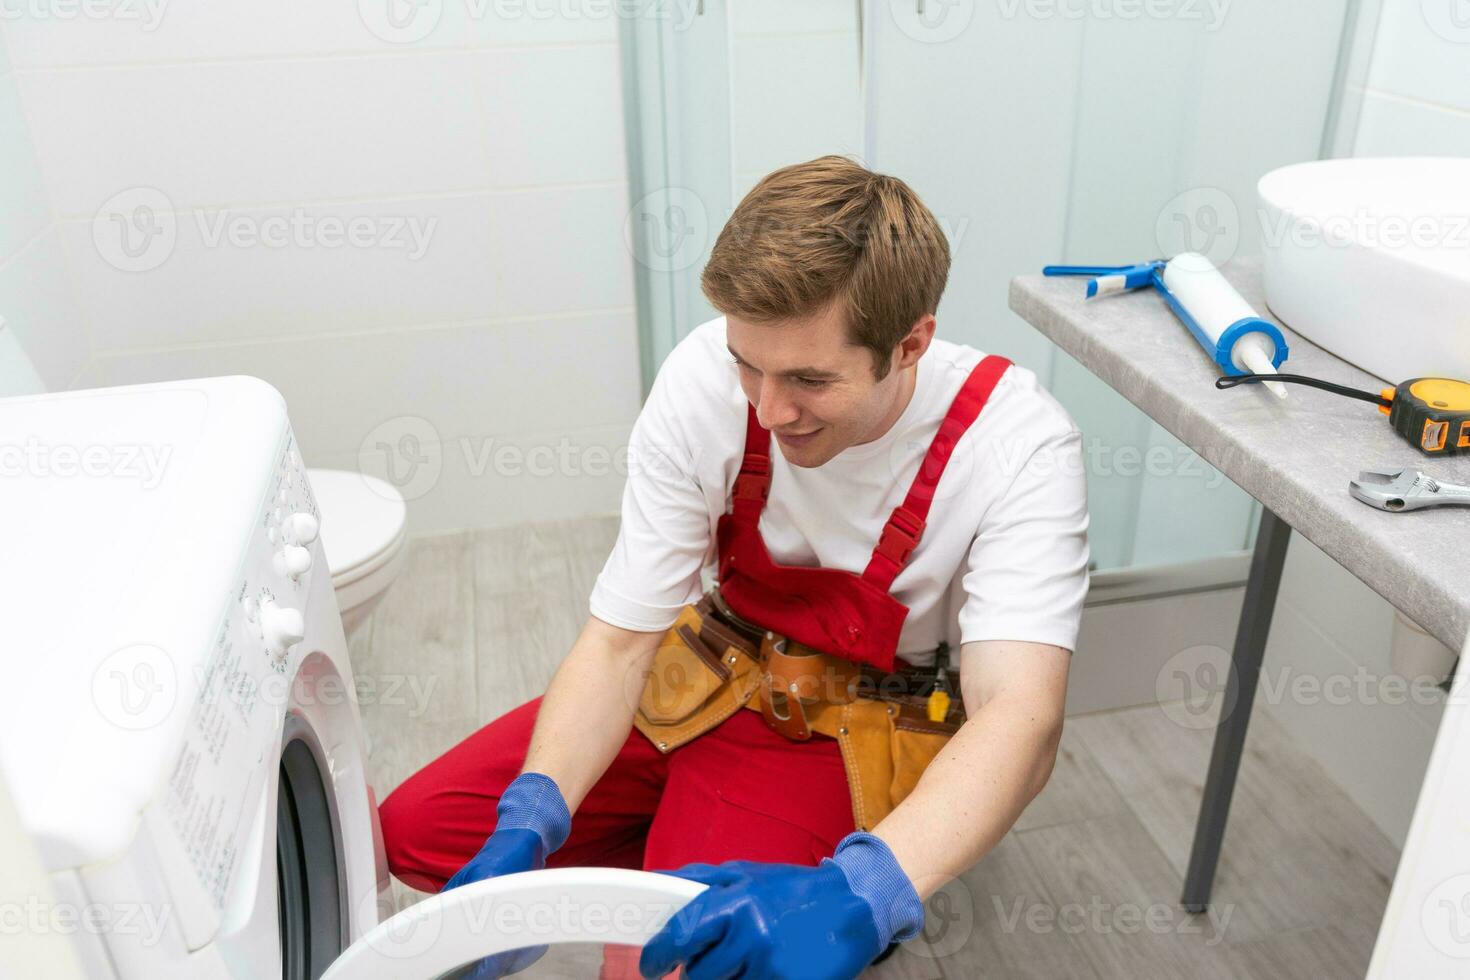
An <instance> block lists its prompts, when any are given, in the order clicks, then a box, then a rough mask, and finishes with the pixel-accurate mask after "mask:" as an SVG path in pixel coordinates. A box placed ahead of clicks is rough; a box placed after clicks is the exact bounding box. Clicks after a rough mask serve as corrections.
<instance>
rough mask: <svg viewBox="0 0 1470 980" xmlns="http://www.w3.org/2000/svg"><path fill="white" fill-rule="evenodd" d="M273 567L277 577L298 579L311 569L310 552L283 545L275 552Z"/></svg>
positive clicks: (291, 545)
mask: <svg viewBox="0 0 1470 980" xmlns="http://www.w3.org/2000/svg"><path fill="white" fill-rule="evenodd" d="M275 566H276V574H277V575H289V576H290V577H291V578H293V579H297V578H300V577H301V576H302V575H304V574H306V572H307V571H309V570H310V569H311V552H309V551H307V550H306V549H305V548H299V547H297V546H296V545H294V544H288V545H285V546H284V547H282V548H281V550H280V551H278V552H276V558H275Z"/></svg>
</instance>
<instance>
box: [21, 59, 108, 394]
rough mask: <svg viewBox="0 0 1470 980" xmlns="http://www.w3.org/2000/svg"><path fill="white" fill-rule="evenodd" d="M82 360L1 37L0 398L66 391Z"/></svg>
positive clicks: (77, 325) (55, 237)
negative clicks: (57, 390) (53, 390)
mask: <svg viewBox="0 0 1470 980" xmlns="http://www.w3.org/2000/svg"><path fill="white" fill-rule="evenodd" d="M86 360H87V338H86V334H85V330H84V328H83V324H82V319H81V316H80V312H79V310H78V309H77V308H76V304H75V302H74V300H73V298H72V294H71V289H70V283H69V280H68V278H67V270H66V262H65V260H64V258H63V255H62V249H61V236H60V233H59V229H58V226H57V223H56V221H55V220H54V219H53V218H52V215H51V206H50V203H49V202H48V200H47V198H46V192H45V189H44V186H43V182H42V179H41V168H40V165H39V163H38V162H37V159H36V153H35V149H34V146H33V144H32V142H31V135H30V131H29V129H28V128H27V126H26V122H25V117H24V114H23V113H22V111H21V105H20V93H19V91H18V86H17V75H16V72H15V71H13V70H12V68H11V60H10V58H9V56H8V53H7V50H6V46H5V43H4V37H3V36H0V397H4V396H6V395H31V394H35V393H37V392H40V391H45V390H47V389H58V388H66V387H68V386H70V385H71V384H72V383H73V382H74V381H75V380H76V378H77V376H78V374H79V373H80V372H81V370H82V368H83V366H84V365H85V363H86Z"/></svg>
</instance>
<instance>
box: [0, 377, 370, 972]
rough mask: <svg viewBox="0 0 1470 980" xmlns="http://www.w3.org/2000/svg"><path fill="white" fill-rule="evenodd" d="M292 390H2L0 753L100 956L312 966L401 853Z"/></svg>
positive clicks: (322, 963)
mask: <svg viewBox="0 0 1470 980" xmlns="http://www.w3.org/2000/svg"><path fill="white" fill-rule="evenodd" d="M319 522H320V514H319V513H318V511H317V505H316V502H315V501H314V500H313V498H312V493H311V488H310V486H309V485H308V483H307V478H306V470H305V467H304V465H303V462H302V459H301V456H300V453H299V451H298V447H297V445H296V442H295V440H294V438H293V436H292V432H291V427H290V425H289V423H288V421H287V416H286V406H285V403H284V402H283V400H282V398H281V396H280V395H279V394H278V393H277V392H276V391H275V390H274V389H273V388H271V387H270V386H269V385H267V384H266V383H264V382H262V381H259V380H256V379H252V378H245V377H232V378H214V379H208V380H201V381H189V382H180V383H168V384H157V385H144V386H136V387H126V388H109V389H98V390H91V391H77V392H67V393H62V394H54V395H42V396H36V397H26V398H12V399H4V400H0V542H3V544H0V548H3V549H4V554H5V557H4V559H3V561H0V657H3V658H4V664H5V675H6V681H5V683H4V684H0V773H3V777H4V779H5V780H6V782H7V784H8V788H9V792H10V795H11V797H12V799H13V802H14V807H15V810H16V813H17V815H18V818H19V822H20V825H21V826H22V828H23V829H24V832H25V833H26V834H27V835H29V836H30V837H31V838H32V840H33V841H34V844H35V847H36V849H37V850H38V851H39V855H40V859H41V861H42V864H43V867H44V870H45V872H46V874H47V875H48V877H49V883H50V885H51V891H52V892H53V896H52V897H51V898H49V899H47V900H46V901H45V902H44V903H40V905H41V907H39V908H37V909H34V910H31V912H30V913H28V915H29V918H28V919H27V923H28V924H27V926H26V927H28V928H48V929H57V930H62V931H66V932H67V933H68V934H69V935H70V936H71V937H72V938H73V944H72V945H73V948H74V951H75V953H76V957H77V959H78V960H79V961H80V964H81V966H82V969H83V972H84V974H85V975H86V976H88V977H117V978H134V977H138V978H143V977H146V978H149V980H162V978H171V977H179V978H185V977H187V978H191V980H196V978H209V977H252V978H254V977H284V978H287V980H298V978H315V977H318V976H320V975H321V974H322V972H323V971H324V970H325V969H326V968H327V966H328V965H330V964H331V963H332V962H333V961H334V960H335V959H336V958H337V957H338V955H339V954H340V953H341V952H342V951H343V950H344V949H346V948H347V947H349V946H350V944H351V943H352V942H353V941H354V940H356V939H358V938H359V937H361V936H362V935H364V934H365V933H366V932H367V931H368V930H370V929H372V928H373V927H374V926H375V925H377V924H378V922H379V919H380V917H381V916H380V910H381V908H382V907H383V906H382V905H381V904H380V903H381V902H384V901H385V900H386V886H387V881H388V877H387V868H386V864H385V862H384V859H383V856H382V846H381V838H380V835H379V831H378V826H377V807H376V804H375V801H374V799H373V793H372V791H371V790H370V788H369V786H368V782H367V779H366V773H365V762H366V759H365V750H364V739H363V734H362V730H361V727H360V723H359V715H358V707H357V703H356V698H355V693H354V686H353V674H352V667H351V664H350V663H349V662H348V658H347V647H346V641H345V640H344V638H343V632H342V622H341V619H340V617H339V615H338V612H337V607H336V603H335V599H334V596H333V590H332V581H331V576H330V574H329V572H328V569H327V564H326V560H325V557H324V555H323V552H322V546H321V542H320V539H319V535H318V529H319Z"/></svg>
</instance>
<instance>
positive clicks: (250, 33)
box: [6, 0, 469, 68]
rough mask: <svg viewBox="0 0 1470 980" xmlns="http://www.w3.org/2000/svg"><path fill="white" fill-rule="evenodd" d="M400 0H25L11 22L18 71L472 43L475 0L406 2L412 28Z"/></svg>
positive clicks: (399, 49)
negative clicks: (470, 8)
mask: <svg viewBox="0 0 1470 980" xmlns="http://www.w3.org/2000/svg"><path fill="white" fill-rule="evenodd" d="M392 1H395V0H363V1H362V3H356V1H344V3H294V1H293V0H212V1H210V3H188V1H184V0H137V1H135V3H118V1H115V3H110V4H96V6H97V9H98V10H103V12H106V13H107V16H71V18H60V16H54V15H53V16H44V15H46V9H47V7H49V9H62V7H63V6H65V4H18V6H21V7H22V10H24V12H25V15H26V16H22V18H16V19H12V21H9V22H7V24H6V28H7V34H9V37H10V50H12V54H13V59H15V65H16V68H56V66H75V65H144V63H157V62H181V60H218V59H244V57H276V56H282V57H284V56H310V54H329V53H344V51H404V50H422V48H434V47H457V46H463V44H465V43H466V41H467V38H469V31H467V28H469V24H467V7H466V3H465V1H462V0H431V1H429V3H425V4H420V6H419V7H417V9H415V7H410V6H407V4H404V6H403V7H401V12H415V18H422V19H409V18H407V16H404V18H403V19H401V21H400V22H401V24H403V28H404V29H403V31H394V29H391V28H388V24H390V22H388V19H387V16H384V15H385V13H387V10H388V4H390V3H392ZM32 7H34V9H32ZM37 9H40V15H38V13H37ZM375 28H376V29H378V31H379V32H375ZM419 35H422V37H419ZM395 38H417V40H415V41H413V43H412V44H404V43H400V41H397V40H395Z"/></svg>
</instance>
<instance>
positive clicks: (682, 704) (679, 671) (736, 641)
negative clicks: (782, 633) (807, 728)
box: [633, 593, 760, 753]
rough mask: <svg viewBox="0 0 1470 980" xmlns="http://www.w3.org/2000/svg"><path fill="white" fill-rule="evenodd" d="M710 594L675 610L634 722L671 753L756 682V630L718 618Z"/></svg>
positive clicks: (734, 706) (728, 710)
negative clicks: (754, 632)
mask: <svg viewBox="0 0 1470 980" xmlns="http://www.w3.org/2000/svg"><path fill="white" fill-rule="evenodd" d="M712 596H713V593H706V594H705V595H704V597H703V598H701V599H700V600H699V601H698V602H696V603H694V604H692V605H688V606H685V607H684V608H683V609H681V610H680V611H679V618H678V619H676V620H675V621H674V625H673V626H671V627H669V629H668V631H667V632H666V633H664V636H663V639H662V641H660V643H659V647H658V651H657V653H655V654H654V658H653V668H652V670H651V671H650V673H649V676H648V679H647V680H646V681H645V683H644V686H643V692H642V695H641V696H640V697H639V700H638V710H637V712H636V713H635V714H634V716H633V724H634V726H635V727H636V728H637V729H638V730H639V731H640V732H642V733H643V734H644V735H646V736H647V737H648V739H649V741H651V742H652V743H653V744H654V745H655V746H656V747H657V748H658V750H659V751H660V752H665V753H667V752H672V751H673V750H674V749H676V748H678V747H679V746H681V745H683V744H684V743H686V742H688V741H690V740H692V739H694V738H697V737H698V736H700V735H703V734H704V733H705V732H707V731H709V730H710V729H711V728H714V727H715V726H716V725H718V724H719V723H720V722H722V721H724V720H725V719H726V718H729V717H730V716H731V715H733V714H734V713H735V712H736V711H738V710H739V709H740V708H741V707H742V706H743V705H744V704H745V703H746V702H747V701H749V700H750V698H751V695H753V694H754V693H755V690H756V686H757V684H758V682H759V681H760V667H759V662H758V657H759V653H760V642H759V634H752V632H751V631H749V630H747V629H744V628H742V627H741V626H739V625H738V624H736V623H734V622H732V621H730V620H729V619H727V618H725V617H723V616H722V615H721V614H720V612H719V610H718V609H716V608H715V604H714V601H713V599H712Z"/></svg>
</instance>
